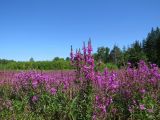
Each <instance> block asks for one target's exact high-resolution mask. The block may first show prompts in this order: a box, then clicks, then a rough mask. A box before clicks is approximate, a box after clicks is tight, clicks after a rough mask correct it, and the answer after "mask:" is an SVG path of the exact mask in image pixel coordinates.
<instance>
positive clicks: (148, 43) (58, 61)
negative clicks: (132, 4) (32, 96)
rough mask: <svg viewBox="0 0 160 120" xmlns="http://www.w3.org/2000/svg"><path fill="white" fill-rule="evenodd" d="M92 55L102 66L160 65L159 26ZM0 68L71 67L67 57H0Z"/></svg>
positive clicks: (57, 68) (103, 47)
mask: <svg viewBox="0 0 160 120" xmlns="http://www.w3.org/2000/svg"><path fill="white" fill-rule="evenodd" d="M93 56H94V59H95V60H96V63H101V65H102V66H104V67H106V66H108V67H111V68H112V67H113V68H116V66H118V67H122V66H125V65H126V64H127V63H128V62H131V63H132V64H133V65H135V66H136V65H137V62H139V60H142V59H143V60H145V61H148V62H151V63H156V64H158V65H159V66H160V28H159V27H157V28H152V30H151V31H150V32H149V33H148V35H147V37H146V38H145V39H144V40H135V42H134V43H133V44H131V45H130V46H129V47H128V48H126V47H124V48H123V49H121V48H119V47H118V46H116V45H114V47H113V49H111V50H110V49H109V47H105V46H102V47H98V48H97V52H96V53H94V54H93ZM0 69H1V70H3V69H11V70H28V69H38V70H59V69H60V70H61V69H72V67H71V66H70V61H69V57H67V58H66V59H64V58H59V57H55V58H54V59H53V60H52V61H34V59H33V58H31V59H30V60H29V61H27V62H22V61H13V60H6V59H0Z"/></svg>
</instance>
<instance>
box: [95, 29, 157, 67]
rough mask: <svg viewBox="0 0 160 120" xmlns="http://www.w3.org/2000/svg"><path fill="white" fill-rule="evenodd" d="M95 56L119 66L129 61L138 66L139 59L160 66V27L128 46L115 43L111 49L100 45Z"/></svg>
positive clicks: (99, 59)
mask: <svg viewBox="0 0 160 120" xmlns="http://www.w3.org/2000/svg"><path fill="white" fill-rule="evenodd" d="M94 58H95V60H96V61H101V62H102V63H113V64H116V65H118V67H121V66H125V65H126V64H127V63H128V62H130V63H132V64H133V65H135V66H136V65H137V63H138V62H139V60H145V61H148V62H151V63H156V64H157V65H159V66H160V28H159V27H157V28H155V29H154V28H152V30H151V31H150V32H149V33H148V35H147V37H146V38H145V39H144V40H141V41H139V40H135V42H134V43H132V44H131V45H130V46H129V47H128V48H126V47H123V49H121V48H119V47H118V46H116V45H114V47H113V49H111V50H110V49H109V47H104V46H102V47H99V48H98V49H97V52H96V53H94Z"/></svg>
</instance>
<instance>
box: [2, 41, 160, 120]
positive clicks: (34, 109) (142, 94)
mask: <svg viewBox="0 0 160 120" xmlns="http://www.w3.org/2000/svg"><path fill="white" fill-rule="evenodd" d="M70 57H71V58H70V60H71V64H72V66H73V67H74V69H73V70H70V71H0V120H160V72H159V68H158V66H157V65H156V64H150V63H145V62H144V61H143V60H141V61H140V62H139V63H138V66H137V67H133V66H132V65H131V64H130V63H128V66H127V67H125V68H123V69H119V70H108V69H107V68H105V69H104V70H103V71H100V70H99V69H98V67H96V68H95V63H94V59H93V56H92V46H91V42H90V41H89V42H88V45H87V46H85V44H84V45H83V49H82V52H81V51H80V50H79V51H76V53H74V51H73V50H72V49H71V54H70Z"/></svg>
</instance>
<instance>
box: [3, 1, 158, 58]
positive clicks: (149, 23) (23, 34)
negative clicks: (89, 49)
mask: <svg viewBox="0 0 160 120" xmlns="http://www.w3.org/2000/svg"><path fill="white" fill-rule="evenodd" d="M159 5H160V0H0V58H6V59H14V60H20V61H21V60H22V61H25V60H29V58H30V57H33V58H34V59H35V60H52V59H53V58H54V57H55V56H59V57H67V56H69V53H70V45H73V48H81V47H82V43H83V41H87V40H88V39H89V38H91V39H92V45H93V49H94V52H95V51H96V50H97V47H100V46H108V47H109V48H112V47H113V45H114V44H116V45H118V46H119V47H121V48H122V47H123V46H124V45H125V46H127V45H129V44H131V43H133V41H135V40H142V39H144V38H145V37H146V36H147V33H148V32H149V31H150V30H151V28H152V27H157V26H159V27H160V7H159Z"/></svg>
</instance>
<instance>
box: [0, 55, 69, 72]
mask: <svg viewBox="0 0 160 120" xmlns="http://www.w3.org/2000/svg"><path fill="white" fill-rule="evenodd" d="M33 69H35V70H69V69H72V66H71V65H70V61H69V59H68V58H67V59H66V60H64V59H61V58H58V57H57V58H55V59H54V60H53V61H34V60H33V59H32V60H30V61H29V62H16V61H5V60H2V61H1V60H0V70H33Z"/></svg>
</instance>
